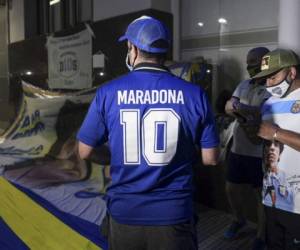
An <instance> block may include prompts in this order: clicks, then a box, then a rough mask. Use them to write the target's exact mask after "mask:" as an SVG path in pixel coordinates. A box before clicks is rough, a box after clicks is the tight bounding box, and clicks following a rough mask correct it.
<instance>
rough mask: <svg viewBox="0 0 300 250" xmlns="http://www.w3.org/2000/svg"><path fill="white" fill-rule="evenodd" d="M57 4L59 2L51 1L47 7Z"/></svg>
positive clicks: (56, 0) (58, 0)
mask: <svg viewBox="0 0 300 250" xmlns="http://www.w3.org/2000/svg"><path fill="white" fill-rule="evenodd" d="M59 2H60V0H51V1H50V3H49V5H54V4H57V3H59Z"/></svg>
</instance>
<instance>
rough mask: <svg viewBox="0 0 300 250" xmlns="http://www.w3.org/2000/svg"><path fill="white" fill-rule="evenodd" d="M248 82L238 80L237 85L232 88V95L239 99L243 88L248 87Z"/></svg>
mask: <svg viewBox="0 0 300 250" xmlns="http://www.w3.org/2000/svg"><path fill="white" fill-rule="evenodd" d="M248 84H249V81H248V80H246V81H242V82H240V83H239V85H238V86H237V87H236V89H235V90H234V92H233V94H232V96H233V97H237V98H239V99H240V98H241V96H242V92H243V90H244V89H245V88H247V87H248Z"/></svg>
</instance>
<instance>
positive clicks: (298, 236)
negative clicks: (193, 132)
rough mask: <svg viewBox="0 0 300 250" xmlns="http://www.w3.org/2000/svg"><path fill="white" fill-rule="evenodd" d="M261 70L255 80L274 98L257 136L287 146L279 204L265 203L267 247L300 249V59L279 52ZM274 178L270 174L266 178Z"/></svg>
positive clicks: (281, 161) (281, 163) (281, 164)
mask: <svg viewBox="0 0 300 250" xmlns="http://www.w3.org/2000/svg"><path fill="white" fill-rule="evenodd" d="M261 70H262V71H261V72H260V73H259V74H257V75H256V76H255V77H257V78H261V77H264V78H266V89H267V90H268V92H270V93H271V94H272V97H271V98H270V99H268V100H267V101H266V102H265V103H264V105H263V107H262V118H263V120H264V122H262V124H261V126H260V130H259V133H258V135H259V136H260V137H262V138H263V139H265V140H269V141H278V142H280V143H282V144H284V148H283V151H282V152H281V155H280V159H279V161H278V165H277V167H278V170H277V172H281V180H280V181H281V182H283V183H285V184H284V185H281V186H279V187H277V190H275V191H276V195H277V197H276V202H274V199H273V202H272V199H269V196H268V195H267V196H264V199H263V204H264V205H265V211H266V220H267V223H266V224H267V226H266V227H267V230H266V241H267V246H268V249H272V250H277V249H278V250H279V249H300V227H299V222H300V194H299V187H300V167H299V162H300V105H299V100H300V71H299V59H298V56H297V55H296V54H295V53H294V52H293V51H291V50H285V49H276V50H274V51H271V52H269V53H268V54H266V55H265V56H264V57H263V59H262V64H261ZM271 174H272V172H267V173H266V175H267V176H266V177H267V178H268V175H271ZM269 177H271V176H269ZM264 184H265V183H264ZM274 188H276V187H274ZM264 190H267V187H264ZM273 203H274V204H273Z"/></svg>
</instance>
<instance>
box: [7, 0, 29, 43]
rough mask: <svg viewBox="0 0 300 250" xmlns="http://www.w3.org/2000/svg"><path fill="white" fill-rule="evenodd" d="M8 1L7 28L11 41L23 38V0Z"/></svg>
mask: <svg viewBox="0 0 300 250" xmlns="http://www.w3.org/2000/svg"><path fill="white" fill-rule="evenodd" d="M10 3H11V8H10V10H9V30H10V42H11V43H13V42H17V41H21V40H24V38H25V23H24V0H13V1H11V2H10Z"/></svg>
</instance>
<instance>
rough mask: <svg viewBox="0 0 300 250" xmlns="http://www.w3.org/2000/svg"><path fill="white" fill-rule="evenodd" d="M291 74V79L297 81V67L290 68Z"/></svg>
mask: <svg viewBox="0 0 300 250" xmlns="http://www.w3.org/2000/svg"><path fill="white" fill-rule="evenodd" d="M290 72H291V79H292V80H295V79H296V75H297V70H296V67H295V66H292V67H291V68H290Z"/></svg>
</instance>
